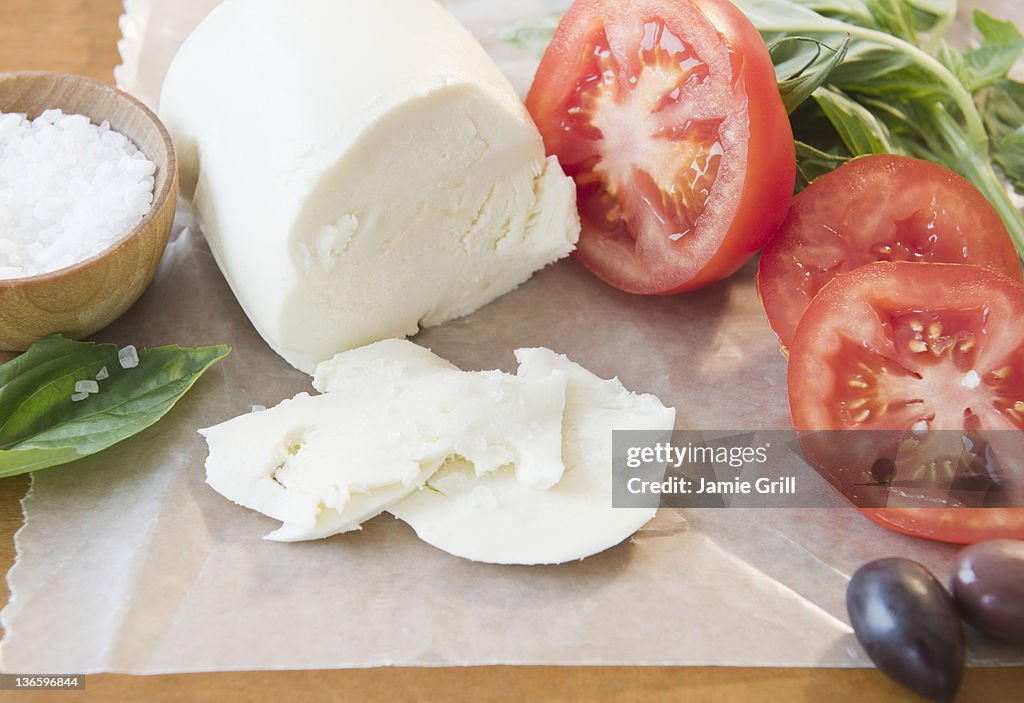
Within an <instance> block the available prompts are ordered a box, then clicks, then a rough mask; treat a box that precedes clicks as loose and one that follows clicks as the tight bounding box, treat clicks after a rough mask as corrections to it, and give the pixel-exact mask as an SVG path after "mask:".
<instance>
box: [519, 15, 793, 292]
mask: <svg viewBox="0 0 1024 703" xmlns="http://www.w3.org/2000/svg"><path fill="white" fill-rule="evenodd" d="M526 106H527V108H528V109H529V110H530V113H531V114H532V115H533V118H534V120H535V121H536V122H537V126H538V127H539V128H540V132H541V134H542V135H543V137H544V143H545V145H546V147H547V150H548V153H549V154H556V155H557V156H558V158H559V161H560V162H561V163H562V167H563V168H564V169H565V171H566V173H568V174H569V175H571V176H572V177H573V178H574V179H575V180H576V185H577V191H578V202H579V208H580V215H581V218H582V221H583V231H582V234H581V235H580V242H579V248H578V249H577V252H576V254H577V257H578V258H579V260H580V261H581V262H582V263H583V265H584V266H586V267H587V268H589V269H590V270H591V271H593V272H594V273H595V274H597V275H598V276H599V277H601V278H602V279H603V280H605V281H606V282H608V283H610V284H611V285H613V286H615V287H617V288H620V289H621V290H624V291H628V292H632V293H645V294H664V293H674V292H680V291H685V290H692V289H694V288H698V287H700V286H704V285H707V284H709V283H713V282H715V281H717V280H720V279H722V278H724V277H726V276H728V275H729V274H731V273H733V272H734V271H735V270H736V269H737V268H739V267H740V266H741V265H742V264H743V263H744V262H746V261H747V260H749V259H750V258H751V256H753V255H754V253H755V252H757V250H758V249H760V248H761V247H762V246H763V245H764V243H765V241H766V240H767V239H768V237H769V236H771V234H772V233H773V232H774V231H775V229H776V227H778V224H779V223H780V222H781V221H782V217H783V214H784V212H785V208H786V206H787V205H788V204H789V201H790V198H791V196H792V192H793V184H794V180H795V157H794V148H793V134H792V131H791V129H790V125H789V119H788V117H787V115H786V110H785V108H784V106H783V104H782V100H781V98H780V97H779V92H778V87H777V84H776V79H775V71H774V68H773V66H772V62H771V59H770V58H769V56H768V51H767V49H766V48H765V45H764V43H763V42H762V40H761V37H760V35H759V34H758V33H757V30H756V29H755V28H754V27H753V25H751V23H750V21H749V20H747V18H746V17H745V16H744V15H743V13H741V12H740V11H739V10H738V9H736V7H735V6H733V5H732V4H730V3H729V2H727V0H641V1H639V2H627V1H626V0H577V1H576V2H575V3H574V4H573V6H572V8H570V10H569V12H568V13H567V14H566V15H565V17H564V18H563V19H562V22H561V23H560V24H559V26H558V31H557V32H556V33H555V37H554V40H553V41H552V43H551V45H550V46H549V47H548V50H547V52H546V53H545V54H544V58H543V59H542V60H541V64H540V68H539V69H538V71H537V76H536V78H535V79H534V83H533V86H532V87H531V89H530V93H529V95H528V96H527V98H526Z"/></svg>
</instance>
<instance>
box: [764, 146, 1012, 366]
mask: <svg viewBox="0 0 1024 703" xmlns="http://www.w3.org/2000/svg"><path fill="white" fill-rule="evenodd" d="M873 261H916V262H940V263H949V264H974V265H976V266H982V267H985V268H988V269H991V270H993V271H998V272H1000V273H1004V274H1006V275H1008V276H1010V277H1012V278H1015V279H1016V280H1018V281H1020V280H1022V278H1021V265H1020V259H1019V258H1018V255H1017V250H1016V249H1015V248H1014V246H1013V242H1012V241H1011V240H1010V235H1009V234H1008V233H1007V231H1006V227H1005V226H1004V225H1003V221H1002V220H1001V219H1000V217H999V214H998V213H997V212H996V211H995V208H993V207H992V205H991V204H990V203H989V202H988V200H986V199H985V196H983V195H982V194H981V193H979V192H978V191H977V190H976V189H975V188H974V186H972V185H971V184H970V183H969V182H968V181H967V180H966V179H964V178H962V177H961V176H959V175H958V174H956V173H954V172H953V171H950V170H949V169H947V168H944V167H942V166H939V165H937V164H933V163H930V162H928V161H920V160H918V159H910V158H906V157H903V156H890V155H878V156H865V157H862V158H859V159H854V160H853V161H850V162H849V163H847V164H845V165H843V166H841V167H839V168H838V169H836V170H835V171H832V172H831V173H829V174H826V175H824V176H822V177H821V178H819V179H818V180H816V181H814V183H812V184H811V185H810V186H809V187H807V188H806V189H804V190H803V191H801V193H800V194H799V195H797V196H796V198H794V199H793V203H792V204H791V205H790V207H789V212H788V213H787V214H786V219H785V220H784V221H783V223H782V226H781V227H780V228H779V231H778V233H777V234H776V235H775V236H774V237H772V239H771V240H770V241H769V242H768V244H767V246H765V248H764V251H763V252H762V253H761V260H760V266H759V269H758V274H757V288H758V293H759V294H760V296H761V302H762V303H764V309H765V312H766V313H767V314H768V322H769V324H771V326H772V329H773V330H775V334H776V335H778V337H779V340H780V341H781V342H782V344H783V346H784V347H788V346H789V343H790V341H791V340H792V338H793V334H794V333H795V332H796V326H797V323H798V322H799V321H800V316H801V315H802V314H803V312H804V310H805V309H806V308H807V305H808V303H810V302H811V299H812V298H814V296H815V295H816V294H817V292H818V291H819V290H821V288H822V286H824V285H825V284H826V283H828V282H829V281H831V280H832V279H833V278H834V277H835V276H837V275H839V274H841V273H845V272H847V271H852V270H853V269H855V268H857V267H858V266H863V265H864V264H868V263H871V262H873Z"/></svg>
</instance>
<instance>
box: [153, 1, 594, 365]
mask: <svg viewBox="0 0 1024 703" xmlns="http://www.w3.org/2000/svg"><path fill="white" fill-rule="evenodd" d="M160 113H161V117H162V118H163V119H164V122H165V123H166V125H167V127H168V129H169V131H170V132H171V134H172V137H173V139H174V142H175V145H176V147H177V149H178V154H179V164H180V167H181V182H182V193H183V196H184V197H185V199H186V200H188V201H190V203H191V205H192V207H193V209H194V210H195V212H196V214H197V217H198V219H199V222H200V224H201V226H202V229H203V231H204V232H205V234H206V236H207V238H208V240H209V242H210V246H211V249H212V250H213V253H214V256H215V257H216V259H217V262H218V264H219V265H220V268H221V270H222V271H223V272H224V275H225V278H226V279H227V281H228V283H229V284H230V285H231V288H232V290H233V291H234V293H235V295H236V296H237V298H238V300H239V302H240V303H241V305H242V307H243V308H244V310H245V312H246V313H247V315H248V316H249V318H250V320H252V322H253V324H254V325H255V326H256V328H257V330H258V331H259V332H260V334H261V335H262V336H263V337H264V339H266V340H267V342H268V343H269V344H270V346H271V347H273V348H274V350H275V351H277V352H278V353H279V354H281V355H282V356H283V357H284V358H285V359H287V360H288V361H289V362H290V363H291V364H293V365H294V366H296V367H297V368H299V369H302V370H303V371H306V372H311V371H312V370H313V368H314V367H315V366H316V364H317V363H318V362H321V361H324V360H326V359H329V358H331V357H332V356H333V355H334V354H335V353H336V352H339V351H342V350H345V349H350V348H354V347H357V346H359V345H362V344H366V343H369V342H373V341H376V340H379V339H384V338H387V337H402V336H406V335H410V334H413V333H415V332H416V331H417V329H418V328H419V327H420V326H429V325H436V324H440V323H442V322H445V321H446V320H449V319H452V318H454V317H458V316H461V315H465V314H468V313H470V312H472V311H473V310H475V309H477V308H479V307H480V306H482V305H485V304H486V303H488V302H490V301H491V300H493V299H494V298H496V297H498V296H500V295H502V294H504V293H506V292H508V291H509V290H511V289H512V288H515V287H516V286H518V285H519V284H521V283H522V282H523V281H525V280H526V279H527V278H529V276H530V275H531V274H532V273H533V272H534V271H536V270H537V269H539V268H541V267H543V266H545V265H546V264H548V263H551V262H552V261H555V260H557V259H559V258H561V257H563V256H566V255H567V254H568V253H569V252H570V251H571V250H572V248H573V246H574V243H575V241H576V239H577V237H578V235H579V218H578V215H577V213H576V208H575V190H574V186H573V183H572V180H571V179H569V178H567V177H566V176H565V175H564V173H563V172H562V170H561V168H560V167H559V165H558V163H557V161H556V160H554V159H553V158H550V159H546V158H545V155H544V147H543V144H542V142H541V139H540V136H539V134H538V132H537V129H536V128H535V126H534V125H533V122H532V121H531V119H530V116H529V114H528V113H527V112H526V110H525V108H524V107H523V105H522V103H521V102H520V100H519V98H518V97H517V95H516V94H515V92H514V91H513V89H512V87H511V86H510V85H509V82H508V80H507V79H506V78H505V77H504V76H503V75H502V74H501V73H500V71H499V70H498V69H497V67H496V66H495V65H494V63H493V62H492V61H491V59H490V58H489V57H488V56H487V54H486V53H485V52H484V51H483V49H481V47H480V46H479V45H478V44H477V42H476V41H475V40H474V39H473V37H472V36H471V35H470V34H469V32H467V31H466V30H465V29H464V28H462V27H461V26H460V25H459V24H458V23H457V22H456V21H455V20H454V19H453V18H452V17H451V16H450V15H449V14H448V13H447V12H446V11H445V10H444V9H442V8H441V7H439V6H438V5H437V4H436V3H435V2H433V1H432V0H374V1H373V2H369V1H367V2H354V1H349V2H339V1H337V0H290V1H289V2H280V1H279V0H226V1H225V2H223V3H222V4H221V5H219V6H218V7H217V8H216V9H214V10H213V12H212V13H211V14H210V15H209V16H208V17H207V18H206V19H205V20H204V21H203V22H202V24H201V25H200V26H199V27H198V28H197V29H196V30H195V31H194V32H193V33H192V35H190V36H189V38H188V39H187V40H186V41H185V43H184V44H183V46H182V47H181V49H180V51H179V52H178V54H177V56H176V57H175V59H174V62H173V64H172V66H171V68H170V70H169V72H168V74H167V78H166V81H165V83H164V88H163V94H162V97H161V106H160Z"/></svg>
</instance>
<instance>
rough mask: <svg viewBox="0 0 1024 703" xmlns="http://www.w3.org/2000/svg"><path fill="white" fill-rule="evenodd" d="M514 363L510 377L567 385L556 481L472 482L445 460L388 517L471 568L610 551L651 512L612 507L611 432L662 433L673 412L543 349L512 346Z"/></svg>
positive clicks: (498, 475) (462, 468)
mask: <svg viewBox="0 0 1024 703" xmlns="http://www.w3.org/2000/svg"><path fill="white" fill-rule="evenodd" d="M516 358H517V359H518V360H519V372H518V376H517V377H518V378H522V379H524V380H525V379H533V380H537V379H541V378H547V377H550V375H551V374H555V373H562V374H565V376H566V378H567V385H566V399H565V416H564V417H563V419H562V461H563V463H564V464H565V474H564V476H563V477H562V480H561V481H560V482H559V483H558V484H556V485H555V486H553V487H551V488H549V489H547V490H536V489H535V488H531V487H530V486H527V485H524V484H523V483H522V482H520V481H517V480H516V478H515V475H514V473H513V472H511V471H507V470H506V471H496V472H489V473H487V474H484V475H481V474H480V472H476V471H474V470H473V467H472V465H471V464H470V463H469V462H465V461H459V462H448V463H447V464H446V465H445V466H443V467H441V468H440V469H439V470H438V471H437V472H436V473H434V474H433V475H432V476H431V477H429V478H428V479H427V481H426V484H425V487H424V489H421V490H416V491H413V492H411V493H410V494H409V495H408V497H406V498H404V499H402V500H401V501H400V502H398V503H396V504H395V505H393V506H391V507H390V508H388V511H389V512H391V513H392V514H394V515H395V516H397V517H399V518H401V519H402V520H404V521H405V522H407V523H409V525H411V526H412V528H413V529H414V530H415V531H416V534H417V535H419V537H420V539H422V540H424V541H425V542H428V543H430V544H432V545H434V546H435V547H437V548H439V549H443V550H444V551H446V552H449V553H451V554H454V555H456V556H460V557H464V558H466V559H472V560H474V561H483V562H490V563H494V564H558V563H562V562H566V561H572V560H576V559H583V558H584V557H587V556H590V555H592V554H596V553H598V552H601V551H604V550H605V549H608V548H609V547H613V546H615V545H616V544H618V543H620V542H622V541H623V540H625V539H627V538H628V537H629V536H630V535H632V534H633V533H634V532H636V531H637V530H639V529H640V528H641V527H643V525H644V524H645V523H647V521H649V520H650V519H651V518H652V517H654V513H655V512H656V510H657V508H656V507H649V508H622V507H620V508H615V507H612V431H613V430H661V431H666V432H667V431H669V430H671V429H672V427H673V426H674V424H675V410H674V409H672V408H666V407H665V406H664V405H662V403H661V401H659V400H658V399H657V398H656V397H654V396H653V395H638V394H635V393H631V392H629V391H627V390H626V389H625V388H624V387H623V386H622V384H621V383H620V382H619V381H618V380H617V379H612V380H602V379H601V378H598V377H597V376H595V375H594V374H592V373H591V372H590V371H587V370H586V369H584V368H583V367H581V366H579V365H578V364H575V363H573V362H572V361H569V360H568V359H567V358H565V357H564V356H561V355H558V354H555V353H554V352H552V351H550V350H548V349H520V350H518V351H517V352H516Z"/></svg>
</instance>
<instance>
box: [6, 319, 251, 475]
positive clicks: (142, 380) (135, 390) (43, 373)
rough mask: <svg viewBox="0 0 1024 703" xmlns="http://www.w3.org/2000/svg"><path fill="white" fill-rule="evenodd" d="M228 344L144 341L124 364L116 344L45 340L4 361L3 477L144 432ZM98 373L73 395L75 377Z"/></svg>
mask: <svg viewBox="0 0 1024 703" xmlns="http://www.w3.org/2000/svg"><path fill="white" fill-rule="evenodd" d="M230 351H231V349H230V347H227V346H223V345H219V346H212V347H198V348H194V349H190V348H186V347H179V346H165V347H155V348H153V349H139V350H138V365H137V366H136V367H134V368H122V367H121V363H120V361H119V359H118V348H117V346H116V345H114V344H93V343H89V342H75V341H72V340H70V339H65V338H64V337H62V336H60V335H53V336H50V337H46V338H45V339H42V340H40V341H39V342H37V343H36V344H34V345H33V346H32V348H31V349H29V350H28V351H27V352H25V353H24V354H22V355H21V356H19V357H16V358H15V359H14V360H13V361H10V362H8V363H6V364H4V365H3V366H0V478H5V477H7V476H15V475H17V474H22V473H26V472H29V471H37V470H39V469H45V468H47V467H50V466H57V465H58V464H65V463H67V462H69V461H74V460H76V459H80V458H82V457H84V456H88V455H90V454H95V453H96V452H99V451H102V450H104V449H106V448H108V447H110V446H112V445H114V444H117V443H118V442H120V441H122V440H125V439H127V438H128V437H131V436H133V435H135V434H138V433H139V432H141V431H142V430H144V429H146V428H147V427H149V426H150V425H152V424H153V423H155V422H156V421H157V420H159V419H160V418H161V417H163V416H164V415H165V414H167V412H168V411H169V410H170V409H171V408H173V407H174V404H175V403H177V402H178V400H179V399H180V398H181V397H182V396H183V395H184V394H185V393H186V392H187V391H188V390H189V389H190V388H191V387H192V385H193V384H194V383H195V382H196V380H197V379H198V378H199V377H200V376H201V375H202V374H203V372H205V371H206V370H207V369H208V368H210V366H212V365H213V364H214V363H216V362H217V361H219V360H220V359H223V358H224V357H225V356H227V355H228V354H229V353H230ZM103 369H106V372H105V373H104V372H102V370H103ZM97 377H99V378H100V379H102V380H98V381H96V383H97V385H98V387H99V392H98V393H93V394H89V395H88V397H85V398H82V399H80V400H78V401H77V402H75V401H72V399H71V396H72V395H74V394H75V384H76V382H78V381H91V380H95V379H97Z"/></svg>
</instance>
